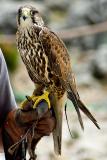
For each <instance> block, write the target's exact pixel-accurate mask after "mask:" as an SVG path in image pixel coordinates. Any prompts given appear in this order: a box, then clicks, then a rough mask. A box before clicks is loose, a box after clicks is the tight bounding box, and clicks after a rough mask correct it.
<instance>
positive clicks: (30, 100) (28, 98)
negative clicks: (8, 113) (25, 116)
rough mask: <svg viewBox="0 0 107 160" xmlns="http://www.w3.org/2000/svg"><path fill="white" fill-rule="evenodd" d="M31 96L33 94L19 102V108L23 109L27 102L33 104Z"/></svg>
mask: <svg viewBox="0 0 107 160" xmlns="http://www.w3.org/2000/svg"><path fill="white" fill-rule="evenodd" d="M32 97H33V96H31V97H30V96H26V100H24V101H23V102H22V103H21V104H20V108H21V109H24V108H25V106H26V105H27V104H28V102H32V104H34V103H35V102H33V100H32Z"/></svg>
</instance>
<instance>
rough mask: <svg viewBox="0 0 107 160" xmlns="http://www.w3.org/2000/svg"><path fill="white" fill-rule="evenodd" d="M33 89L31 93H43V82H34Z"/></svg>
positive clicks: (37, 94) (36, 94) (38, 94)
mask: <svg viewBox="0 0 107 160" xmlns="http://www.w3.org/2000/svg"><path fill="white" fill-rule="evenodd" d="M35 87H36V88H35V90H34V91H33V95H35V96H40V95H42V94H43V91H44V88H45V86H44V85H43V84H35Z"/></svg>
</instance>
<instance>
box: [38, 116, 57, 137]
mask: <svg viewBox="0 0 107 160" xmlns="http://www.w3.org/2000/svg"><path fill="white" fill-rule="evenodd" d="M55 125H56V122H55V118H54V117H46V118H42V119H41V120H40V121H39V122H38V124H37V132H38V133H39V134H42V135H49V134H50V133H51V132H52V131H53V130H54V128H55Z"/></svg>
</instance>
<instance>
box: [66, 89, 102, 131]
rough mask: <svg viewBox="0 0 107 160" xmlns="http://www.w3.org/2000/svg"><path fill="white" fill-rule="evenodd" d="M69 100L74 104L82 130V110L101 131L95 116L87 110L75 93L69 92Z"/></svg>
mask: <svg viewBox="0 0 107 160" xmlns="http://www.w3.org/2000/svg"><path fill="white" fill-rule="evenodd" d="M68 98H69V99H70V100H71V101H72V102H73V104H74V107H75V110H76V112H77V114H78V119H79V122H80V125H81V128H82V129H84V125H83V121H82V117H81V114H80V110H81V111H82V112H83V113H84V114H85V115H86V116H87V117H88V118H89V119H90V120H91V121H92V122H93V123H94V124H95V126H96V127H97V128H98V129H100V127H99V125H98V123H97V121H96V119H95V118H94V117H93V115H92V114H91V113H90V111H89V110H88V109H87V108H86V106H85V105H84V104H83V103H82V101H81V100H80V98H79V97H77V96H76V95H75V93H74V92H73V91H70V92H68Z"/></svg>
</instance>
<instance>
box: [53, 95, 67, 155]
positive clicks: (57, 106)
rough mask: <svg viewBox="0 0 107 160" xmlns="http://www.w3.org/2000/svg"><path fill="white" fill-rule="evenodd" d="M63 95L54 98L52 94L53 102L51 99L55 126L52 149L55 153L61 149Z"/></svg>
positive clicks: (59, 152)
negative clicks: (59, 97)
mask: <svg viewBox="0 0 107 160" xmlns="http://www.w3.org/2000/svg"><path fill="white" fill-rule="evenodd" d="M64 96H65V95H64ZM64 96H63V97H62V98H61V99H59V100H58V99H55V96H54V100H53V101H54V102H52V101H51V104H52V105H53V109H54V113H55V118H56V127H55V129H54V131H53V141H54V151H55V154H56V155H61V149H62V118H63V108H64V101H65V97H64Z"/></svg>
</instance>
